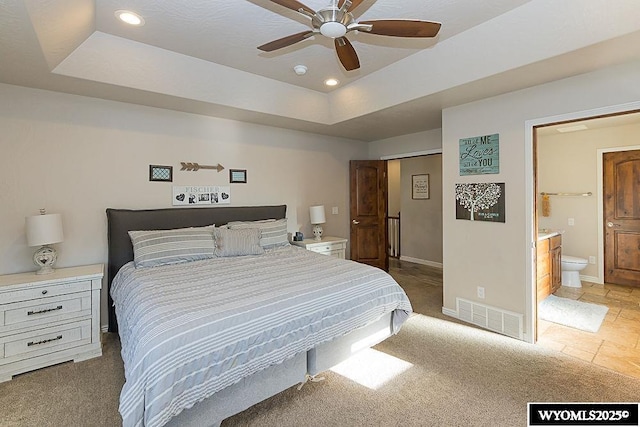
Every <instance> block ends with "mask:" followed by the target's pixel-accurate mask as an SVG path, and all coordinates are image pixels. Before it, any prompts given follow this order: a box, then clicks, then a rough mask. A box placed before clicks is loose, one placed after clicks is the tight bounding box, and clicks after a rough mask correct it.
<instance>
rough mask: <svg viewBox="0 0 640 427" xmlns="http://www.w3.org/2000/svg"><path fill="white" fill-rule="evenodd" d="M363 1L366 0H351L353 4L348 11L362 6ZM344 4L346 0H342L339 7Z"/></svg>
mask: <svg viewBox="0 0 640 427" xmlns="http://www.w3.org/2000/svg"><path fill="white" fill-rule="evenodd" d="M363 1H364V0H351V6H349V9H347V12H351V11H353V9H355V8H356V7H358V6H360V3H362V2H363ZM343 4H344V0H340V2H339V3H338V7H342V5H343Z"/></svg>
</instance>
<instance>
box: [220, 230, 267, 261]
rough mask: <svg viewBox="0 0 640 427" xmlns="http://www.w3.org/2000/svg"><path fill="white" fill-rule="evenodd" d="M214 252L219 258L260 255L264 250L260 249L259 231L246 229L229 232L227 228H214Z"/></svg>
mask: <svg viewBox="0 0 640 427" xmlns="http://www.w3.org/2000/svg"><path fill="white" fill-rule="evenodd" d="M215 236H216V250H215V254H216V256H219V257H225V256H240V255H261V254H263V253H264V249H262V248H261V247H260V243H259V242H260V230H258V229H257V228H246V229H241V230H230V229H228V228H216V230H215Z"/></svg>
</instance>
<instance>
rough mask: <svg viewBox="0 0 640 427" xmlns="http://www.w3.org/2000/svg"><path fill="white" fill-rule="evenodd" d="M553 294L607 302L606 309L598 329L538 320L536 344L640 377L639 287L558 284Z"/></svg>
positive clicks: (603, 303)
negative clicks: (607, 309)
mask: <svg viewBox="0 0 640 427" xmlns="http://www.w3.org/2000/svg"><path fill="white" fill-rule="evenodd" d="M554 295H556V296H559V297H565V298H571V299H575V300H578V301H584V302H590V303H595V304H601V305H606V306H607V307H609V311H608V312H607V315H606V317H605V319H604V322H602V326H601V327H600V330H599V331H598V332H595V333H593V332H585V331H581V330H578V329H574V328H570V327H567V326H562V325H558V324H556V323H551V322H547V321H544V320H540V321H539V322H538V345H542V346H544V347H546V348H550V349H554V350H557V351H561V352H563V353H565V354H568V355H571V356H574V357H578V358H580V359H582V360H585V361H587V362H590V363H593V364H596V365H599V366H602V367H605V368H608V369H611V370H614V371H617V372H620V373H622V374H626V375H629V376H632V377H635V378H640V287H631V286H620V285H613V284H604V285H599V284H596V283H590V282H584V281H583V282H582V288H567V287H564V286H563V287H561V288H560V289H559V290H558V291H557V292H556V293H555V294H554Z"/></svg>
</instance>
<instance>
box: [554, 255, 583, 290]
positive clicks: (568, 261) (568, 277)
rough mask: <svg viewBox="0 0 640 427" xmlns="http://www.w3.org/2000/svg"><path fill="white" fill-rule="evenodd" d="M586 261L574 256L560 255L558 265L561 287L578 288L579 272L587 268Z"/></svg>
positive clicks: (580, 284) (579, 284)
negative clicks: (559, 265)
mask: <svg viewBox="0 0 640 427" xmlns="http://www.w3.org/2000/svg"><path fill="white" fill-rule="evenodd" d="M587 263H588V261H587V260H586V259H584V258H579V257H576V256H570V255H564V254H563V255H562V258H561V261H560V264H561V269H562V286H568V287H570V288H580V287H582V283H580V271H582V269H584V268H585V267H586V266H587Z"/></svg>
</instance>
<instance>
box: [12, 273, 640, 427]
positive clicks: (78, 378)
mask: <svg viewBox="0 0 640 427" xmlns="http://www.w3.org/2000/svg"><path fill="white" fill-rule="evenodd" d="M394 277H396V279H397V280H398V282H399V283H401V284H402V285H403V287H404V288H405V289H406V290H407V293H408V294H409V297H410V299H411V300H412V303H413V305H414V309H415V311H417V312H420V313H422V314H417V315H414V316H413V317H412V318H411V319H409V321H408V322H407V324H406V325H405V326H404V327H403V329H402V330H401V332H400V333H399V334H398V335H397V336H395V337H392V338H390V339H388V340H387V341H385V342H384V343H382V344H380V345H379V346H377V347H376V351H371V352H370V353H369V354H366V356H367V358H368V359H367V360H368V361H358V362H357V363H356V364H355V365H356V367H358V368H363V367H366V369H364V372H361V373H360V375H361V378H359V379H358V381H360V382H364V383H372V382H373V383H375V382H378V383H380V381H379V380H380V379H381V378H383V377H384V376H385V375H387V374H390V373H391V370H390V369H389V368H392V367H395V366H396V365H401V367H402V368H403V369H404V370H403V371H398V372H396V373H395V376H390V377H389V378H388V379H387V381H386V382H384V383H382V384H377V389H373V388H369V387H371V385H369V387H368V386H365V385H361V384H360V383H358V382H356V381H354V380H352V379H348V378H346V377H344V376H342V375H339V374H337V373H334V372H328V373H327V374H326V377H327V379H326V381H324V382H321V383H314V384H309V385H306V386H305V387H304V388H303V389H302V390H301V391H297V390H296V388H295V387H294V388H291V389H289V390H286V391H284V392H282V393H280V394H279V395H277V396H274V397H273V398H271V399H269V400H267V401H265V402H262V403H260V404H258V405H256V406H254V407H252V408H249V409H248V410H247V411H245V412H243V413H241V414H238V415H236V416H234V417H232V418H230V419H227V420H225V421H224V422H223V426H224V427H231V426H323V427H326V426H366V425H371V426H378V425H379V426H388V425H403V426H407V425H408V426H442V425H447V426H456V425H471V426H514V425H525V423H526V404H527V402H531V401H613V402H620V401H637V400H638V396H640V380H637V379H632V378H630V377H625V376H622V375H620V374H616V373H614V372H611V371H607V370H604V369H601V368H598V367H595V366H592V365H590V364H587V363H584V362H581V361H579V360H577V359H573V358H570V357H569V356H565V355H562V354H560V353H555V352H552V351H550V350H545V349H542V348H540V347H538V346H532V345H529V344H525V343H522V342H519V341H516V340H513V339H511V338H507V337H503V336H501V335H497V334H494V333H491V332H487V331H484V330H480V329H477V328H473V327H469V326H466V325H462V324H459V323H455V322H450V321H447V320H445V319H444V318H445V316H443V315H442V313H441V312H440V311H439V310H440V307H441V301H442V288H441V286H439V285H438V284H437V280H436V281H434V282H433V283H431V282H430V281H429V280H426V279H425V277H423V276H421V275H420V274H418V272H414V271H412V270H411V269H407V270H404V271H403V272H400V274H397V275H394ZM424 314H427V315H429V314H431V315H433V316H434V317H429V316H425V315H424ZM103 351H104V355H103V356H102V357H100V358H97V359H92V360H89V361H85V362H81V363H64V364H61V365H57V366H54V367H50V368H45V369H41V370H39V371H36V372H30V373H26V374H23V375H19V376H17V377H15V378H14V379H13V380H12V381H10V382H6V383H0V426H2V427H9V426H10V427H13V426H69V427H75V426H78V427H84V426H91V427H93V426H96V427H98V426H118V425H120V424H121V418H120V416H119V414H118V410H117V407H118V396H119V392H120V388H121V387H122V384H123V382H124V374H123V367H122V360H121V358H120V354H119V351H120V347H119V342H118V340H117V337H115V336H114V335H113V334H106V335H105V338H104V350H103ZM370 366H372V368H369V367H370ZM360 370H362V369H360Z"/></svg>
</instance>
